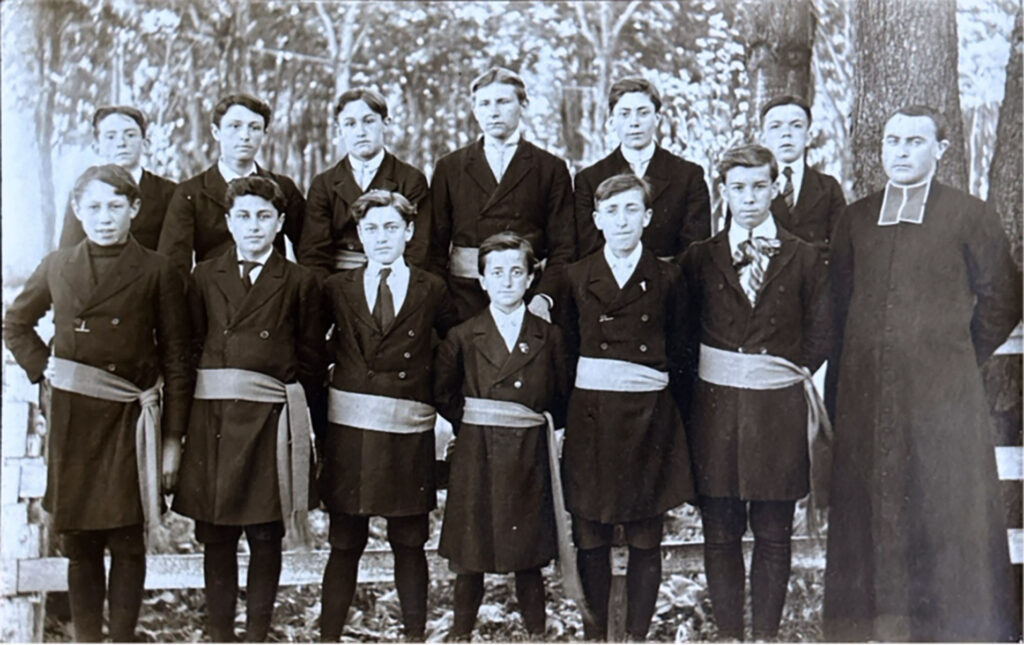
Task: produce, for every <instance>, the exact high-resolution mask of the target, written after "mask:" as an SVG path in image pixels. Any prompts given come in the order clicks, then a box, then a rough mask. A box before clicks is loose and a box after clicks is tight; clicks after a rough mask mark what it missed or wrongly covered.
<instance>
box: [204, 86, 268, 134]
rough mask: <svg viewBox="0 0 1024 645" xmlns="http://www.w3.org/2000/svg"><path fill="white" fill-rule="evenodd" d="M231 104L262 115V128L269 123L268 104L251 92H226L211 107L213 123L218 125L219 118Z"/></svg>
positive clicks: (265, 127)
mask: <svg viewBox="0 0 1024 645" xmlns="http://www.w3.org/2000/svg"><path fill="white" fill-rule="evenodd" d="M232 105H241V106H242V107H244V108H246V109H249V110H252V111H253V112H255V113H256V114H258V115H260V116H261V117H263V129H264V130H266V129H267V126H269V125H270V115H271V114H273V112H271V110H270V106H269V105H267V104H266V103H264V102H263V101H261V100H259V99H258V98H256V97H255V96H252V95H251V94H228V95H227V96H225V97H224V98H222V99H221V100H219V101H217V105H216V106H214V108H213V124H214V125H215V126H217V127H218V128H219V127H220V120H221V118H223V117H224V113H225V112H227V111H228V110H229V109H231V106H232Z"/></svg>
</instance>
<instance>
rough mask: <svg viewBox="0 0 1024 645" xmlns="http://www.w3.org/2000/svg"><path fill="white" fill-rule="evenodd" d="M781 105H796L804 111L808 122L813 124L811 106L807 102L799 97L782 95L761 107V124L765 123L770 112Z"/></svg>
mask: <svg viewBox="0 0 1024 645" xmlns="http://www.w3.org/2000/svg"><path fill="white" fill-rule="evenodd" d="M780 105H795V106H797V107H798V108H800V109H801V110H803V111H804V114H806V115H807V122H808V123H810V122H811V106H810V104H809V103H807V101H805V100H803V99H802V98H800V97H799V96H793V95H792V94H780V95H778V96H773V97H772V98H771V99H769V100H768V102H767V103H765V104H764V105H762V106H761V122H762V123H764V115H766V114H768V110H770V109H772V108H777V107H779V106H780Z"/></svg>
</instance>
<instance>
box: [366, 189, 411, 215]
mask: <svg viewBox="0 0 1024 645" xmlns="http://www.w3.org/2000/svg"><path fill="white" fill-rule="evenodd" d="M385 206H391V207H393V208H394V209H395V210H396V211H398V214H399V215H401V216H402V219H404V220H405V223H406V224H408V223H409V222H411V221H413V219H414V218H415V217H416V207H415V206H413V204H412V202H410V201H409V200H408V199H406V198H405V196H404V195H402V194H401V193H393V192H391V191H390V190H379V189H377V190H370V191H367V192H365V193H363V194H362V196H361V197H360V198H359V199H357V200H356V201H354V202H352V206H351V207H350V208H351V211H350V212H351V213H352V219H353V220H355V222H356V223H357V224H358V223H359V222H360V221H362V219H363V218H364V217H366V213H367V212H368V211H369V210H370V209H371V208H380V207H385Z"/></svg>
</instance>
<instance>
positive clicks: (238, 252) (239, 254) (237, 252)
mask: <svg viewBox="0 0 1024 645" xmlns="http://www.w3.org/2000/svg"><path fill="white" fill-rule="evenodd" d="M273 252H274V247H273V246H271V247H270V248H269V249H267V250H266V252H265V253H263V255H261V256H259V257H258V258H256V259H255V260H253V262H259V263H260V265H261V266H263V265H265V264H266V263H267V260H269V259H270V254H271V253H273ZM235 256H236V257H237V258H238V261H239V262H242V261H243V260H245V258H243V257H242V251H241V250H239V248H238V247H237V246H236V247H235Z"/></svg>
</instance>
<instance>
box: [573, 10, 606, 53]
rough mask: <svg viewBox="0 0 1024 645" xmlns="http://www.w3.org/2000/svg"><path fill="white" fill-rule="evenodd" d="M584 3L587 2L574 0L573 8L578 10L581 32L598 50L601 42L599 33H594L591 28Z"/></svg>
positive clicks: (577, 16)
mask: <svg viewBox="0 0 1024 645" xmlns="http://www.w3.org/2000/svg"><path fill="white" fill-rule="evenodd" d="M584 5H585V3H583V2H574V3H573V5H572V8H573V9H575V10H576V19H577V20H578V21H579V23H580V25H579V26H580V33H582V34H583V38H585V39H586V41H587V42H589V43H590V44H591V45H593V47H594V50H595V51H596V50H597V48H598V47H599V46H600V44H601V43H599V42H598V40H597V35H595V34H594V30H593V29H591V28H590V22H589V21H588V20H587V12H586V10H585V9H584Z"/></svg>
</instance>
